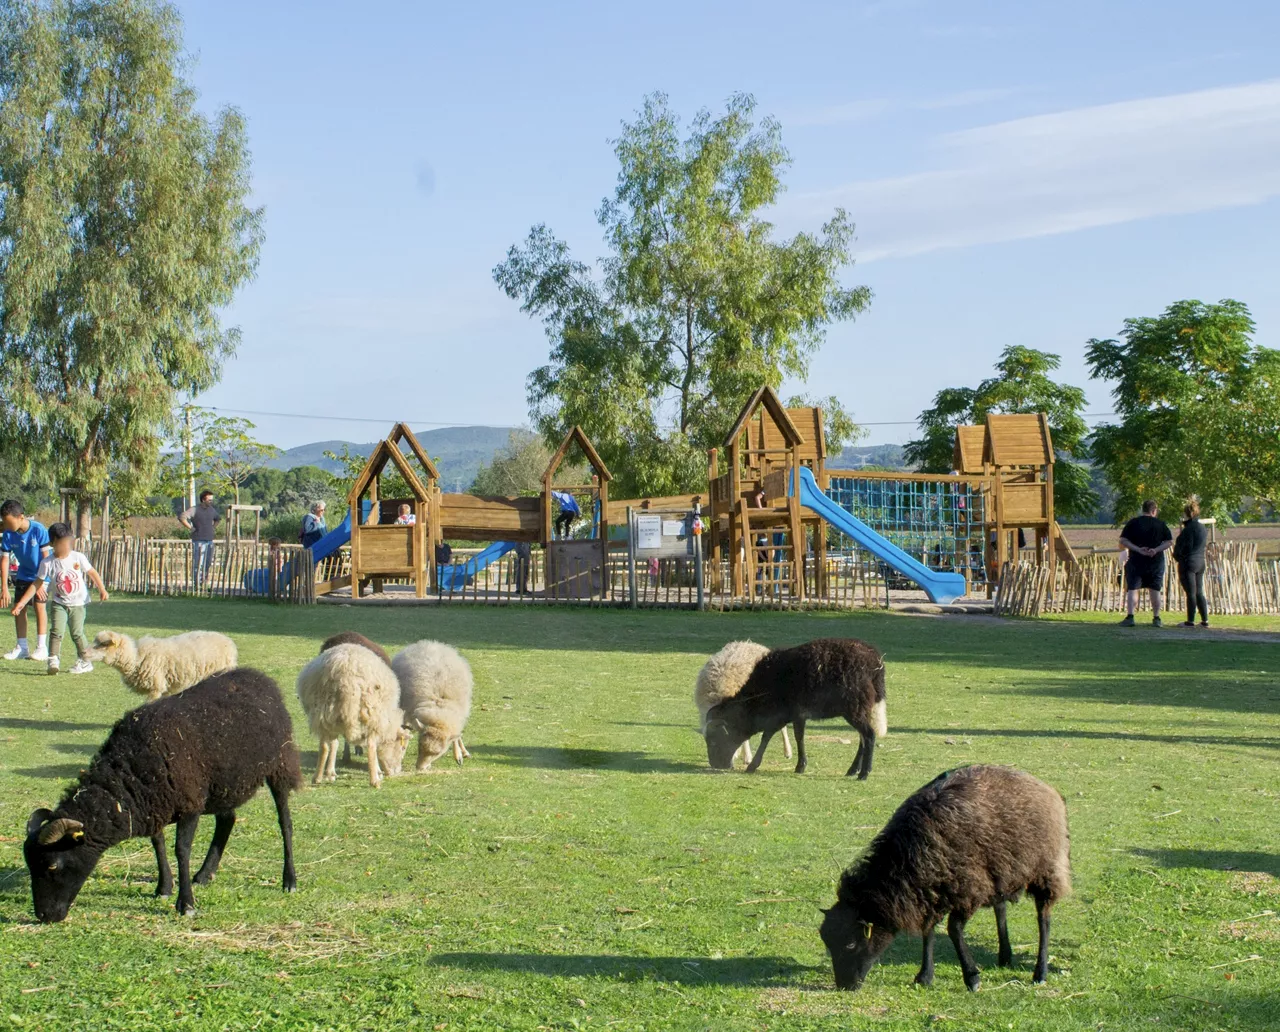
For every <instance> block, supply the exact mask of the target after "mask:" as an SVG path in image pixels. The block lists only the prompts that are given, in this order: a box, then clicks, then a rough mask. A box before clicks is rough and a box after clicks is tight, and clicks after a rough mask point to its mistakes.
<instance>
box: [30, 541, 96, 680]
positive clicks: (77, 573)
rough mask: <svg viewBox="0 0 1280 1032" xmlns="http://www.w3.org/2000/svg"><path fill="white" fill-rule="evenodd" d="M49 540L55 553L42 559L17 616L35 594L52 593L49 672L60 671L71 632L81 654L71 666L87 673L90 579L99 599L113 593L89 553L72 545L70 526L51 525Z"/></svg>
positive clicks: (44, 595) (41, 595) (37, 597)
mask: <svg viewBox="0 0 1280 1032" xmlns="http://www.w3.org/2000/svg"><path fill="white" fill-rule="evenodd" d="M49 541H50V543H51V544H52V546H53V554H52V555H46V556H45V557H44V559H43V560H41V562H40V568H39V570H38V571H37V572H36V579H35V580H34V581H33V582H32V583H31V584H29V585H28V586H27V590H26V591H24V592H23V593H22V597H21V598H20V599H18V604H17V605H16V606H14V607H13V615H14V616H19V615H20V614H21V613H22V610H23V609H24V608H25V607H26V605H27V603H28V602H30V601H31V599H32V597H34V598H36V599H37V600H39V601H43V600H44V599H45V598H46V597H48V596H49V595H50V594H51V595H52V605H51V607H50V608H51V610H52V612H51V613H50V616H51V617H52V625H53V626H52V627H51V628H50V634H49V668H48V669H49V673H51V674H56V673H57V672H58V670H59V668H60V666H61V661H60V657H61V654H62V639H63V637H64V636H66V635H67V634H70V635H71V640H72V641H74V642H75V643H76V656H77V661H76V665H75V666H73V667H72V668H71V672H72V673H73V674H87V673H88V672H89V671H90V670H92V669H93V664H92V663H91V662H90V661H89V639H88V638H86V637H85V633H84V617H85V609H86V608H87V607H88V604H89V586H88V584H87V583H86V580H88V581H92V582H93V586H94V587H95V588H97V589H98V598H100V599H101V600H102V601H103V602H105V601H106V600H107V599H108V598H109V597H110V596H109V595H108V594H107V589H106V586H105V585H104V584H103V583H102V578H101V577H100V576H98V571H97V570H95V569H94V568H93V565H92V564H91V563H90V562H89V558H88V556H86V555H85V554H84V553H83V552H77V551H75V550H74V549H73V548H72V547H71V545H72V537H71V528H70V527H69V526H67V525H66V524H65V523H55V524H53V526H51V527H50V528H49Z"/></svg>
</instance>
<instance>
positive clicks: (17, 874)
mask: <svg viewBox="0 0 1280 1032" xmlns="http://www.w3.org/2000/svg"><path fill="white" fill-rule="evenodd" d="M5 896H12V897H14V898H17V897H23V898H26V899H30V898H31V882H30V880H29V879H28V877H27V869H26V867H25V866H19V867H0V898H3V897H5Z"/></svg>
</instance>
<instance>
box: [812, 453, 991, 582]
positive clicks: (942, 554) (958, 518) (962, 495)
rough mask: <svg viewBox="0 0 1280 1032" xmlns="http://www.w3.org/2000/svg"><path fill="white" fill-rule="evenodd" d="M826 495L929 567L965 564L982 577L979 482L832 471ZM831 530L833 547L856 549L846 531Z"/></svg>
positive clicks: (958, 569) (957, 569)
mask: <svg viewBox="0 0 1280 1032" xmlns="http://www.w3.org/2000/svg"><path fill="white" fill-rule="evenodd" d="M827 495H828V496H829V497H830V498H831V500H832V501H834V502H835V503H836V504H837V505H839V506H840V507H841V508H843V509H844V510H845V511H847V512H849V513H852V514H853V515H854V516H856V517H857V518H858V519H860V520H862V522H863V523H865V524H867V525H868V526H869V527H870V528H871V529H872V530H874V531H875V532H876V533H877V534H881V535H882V536H884V537H886V538H888V539H889V540H890V541H892V542H893V543H894V544H895V545H897V546H898V547H899V548H901V549H902V550H903V551H904V552H906V553H907V554H908V555H911V556H912V557H914V558H916V559H919V560H920V562H922V563H924V565H925V566H928V567H929V568H930V569H934V570H951V571H954V572H963V571H964V570H966V569H967V570H969V571H970V573H971V575H972V576H973V578H974V579H981V577H982V574H983V548H984V540H983V535H984V528H985V517H986V513H985V511H984V509H983V505H984V495H983V493H982V490H981V486H980V484H979V483H978V482H976V481H963V480H955V479H952V478H948V479H946V480H942V479H939V480H916V479H896V478H894V477H892V476H885V475H884V474H880V475H877V476H869V475H868V476H832V477H831V483H830V486H829V487H828V490H827ZM830 534H831V537H830V538H829V546H830V547H832V548H834V549H835V550H836V551H839V552H842V553H843V552H848V553H849V554H853V553H855V552H856V551H857V547H856V545H855V544H854V543H853V541H851V540H850V539H849V538H847V537H845V535H843V534H841V533H839V532H838V531H835V530H831V531H830Z"/></svg>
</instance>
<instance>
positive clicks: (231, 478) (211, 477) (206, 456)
mask: <svg viewBox="0 0 1280 1032" xmlns="http://www.w3.org/2000/svg"><path fill="white" fill-rule="evenodd" d="M255 429H256V427H255V426H254V424H253V423H251V422H250V421H249V420H247V419H242V418H240V417H237V416H217V415H212V414H210V415H209V416H208V417H207V418H205V419H203V420H201V423H200V427H199V429H198V431H197V436H196V438H195V440H194V441H193V442H192V446H191V451H192V456H193V458H194V460H195V466H196V469H197V470H199V473H200V476H201V477H202V478H203V483H204V484H205V486H206V487H210V488H211V489H213V490H216V489H218V488H221V489H222V490H224V491H230V492H231V493H232V495H233V496H234V497H235V501H236V504H237V505H239V504H240V489H241V488H242V487H243V486H244V483H245V481H247V480H248V479H249V477H251V476H252V475H253V474H254V473H256V472H257V471H258V470H260V469H262V467H263V466H265V465H266V463H267V462H268V461H270V460H271V459H274V458H276V457H277V456H278V455H280V454H282V453H281V451H280V449H279V448H277V447H276V446H275V445H274V444H263V443H262V442H261V441H258V440H256V439H255V438H254V437H253V433H252V432H253V430H255Z"/></svg>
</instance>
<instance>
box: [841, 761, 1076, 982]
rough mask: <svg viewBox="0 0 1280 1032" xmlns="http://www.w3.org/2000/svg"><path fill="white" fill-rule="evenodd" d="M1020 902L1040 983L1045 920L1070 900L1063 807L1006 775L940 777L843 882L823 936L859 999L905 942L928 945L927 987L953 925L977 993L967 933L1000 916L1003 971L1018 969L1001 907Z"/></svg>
mask: <svg viewBox="0 0 1280 1032" xmlns="http://www.w3.org/2000/svg"><path fill="white" fill-rule="evenodd" d="M1023 892H1029V893H1030V894H1031V896H1032V898H1033V899H1034V900H1035V901H1036V914H1037V916H1038V917H1039V924H1040V951H1039V954H1038V956H1037V958H1036V968H1035V975H1034V980H1035V981H1036V982H1037V983H1039V982H1043V981H1044V980H1045V974H1046V972H1047V970H1048V966H1049V911H1050V910H1051V909H1052V907H1053V904H1054V903H1055V902H1057V901H1058V900H1059V899H1062V898H1063V897H1064V896H1066V895H1068V894H1069V893H1070V892H1071V836H1070V833H1069V832H1068V830H1067V808H1066V804H1065V803H1064V802H1063V800H1062V796H1061V795H1059V794H1058V792H1057V790H1056V789H1053V788H1051V787H1050V786H1048V785H1046V784H1045V783H1044V782H1043V781H1040V780H1038V779H1037V778H1033V777H1032V776H1031V775H1030V774H1024V773H1023V772H1022V771H1019V770H1014V769H1013V768H1011V767H987V766H975V767H962V768H961V769H960V770H955V771H948V772H946V773H944V774H941V775H939V776H938V777H937V778H935V779H934V780H933V781H931V782H929V784H927V785H925V786H924V788H922V789H920V790H919V791H918V792H916V793H915V794H914V795H912V796H911V797H910V798H909V799H907V801H906V802H904V803H903V804H902V805H901V806H899V807H898V809H897V811H896V812H895V813H894V815H893V816H892V817H890V818H889V823H888V824H886V825H885V826H884V829H883V830H882V831H881V832H880V833H879V834H878V835H877V836H876V837H875V838H874V839H873V840H872V842H871V845H870V846H869V847H868V848H867V852H866V853H865V854H864V855H863V857H862V858H861V859H860V860H858V862H857V863H855V864H854V865H853V866H852V867H851V868H849V870H847V871H845V873H844V875H843V876H842V877H841V879H840V887H839V889H838V890H837V892H836V905H835V906H834V907H832V908H831V909H830V910H827V911H825V913H826V917H825V918H824V919H823V922H822V928H821V935H822V941H823V942H824V943H826V946H827V950H828V952H830V954H831V962H832V966H833V967H834V969H835V977H836V985H837V986H838V987H839V988H841V989H857V988H858V986H860V985H861V984H862V980H863V979H864V978H866V975H867V972H868V971H869V970H870V969H871V965H872V964H874V963H875V962H876V958H878V957H879V956H880V954H882V953H883V952H884V951H885V950H886V949H888V948H889V944H890V943H891V942H893V940H894V938H895V937H896V936H897V935H898V933H900V932H912V933H914V934H917V935H922V936H924V961H923V963H922V964H921V966H920V973H919V974H918V975H916V981H917V982H918V983H919V984H921V985H929V984H930V983H932V982H933V931H934V927H935V926H936V925H937V924H938V922H939V921H940V920H942V917H943V916H944V915H947V934H948V935H949V936H950V938H951V942H952V943H953V944H954V945H955V948H956V955H957V956H958V957H959V958H960V967H961V969H962V970H963V972H964V982H965V985H967V986H968V987H969V988H970V989H977V988H978V984H979V981H980V978H981V975H980V972H979V971H978V966H977V964H975V963H974V962H973V957H972V956H971V955H970V954H969V949H968V947H967V946H966V945H965V940H964V926H965V923H966V922H967V921H968V920H969V918H971V917H972V916H973V915H974V913H976V912H977V911H978V910H979V909H980V908H982V907H992V908H994V910H995V914H996V930H997V932H998V934H999V937H1000V953H999V958H998V963H999V964H1000V966H1001V967H1009V966H1011V965H1012V964H1013V950H1012V948H1011V947H1010V945H1009V930H1008V927H1007V925H1006V923H1005V905H1006V904H1007V903H1014V902H1017V900H1018V898H1019V896H1021V895H1022V893H1023Z"/></svg>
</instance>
